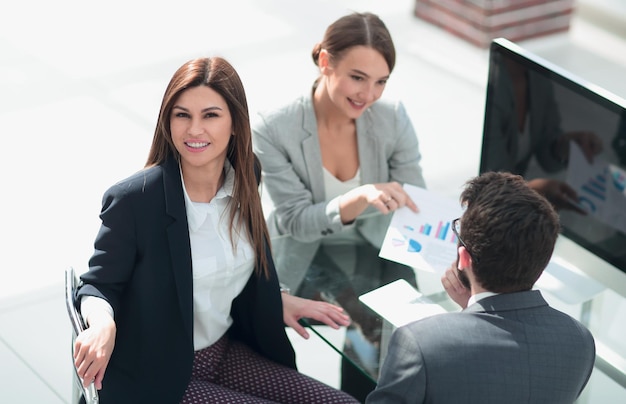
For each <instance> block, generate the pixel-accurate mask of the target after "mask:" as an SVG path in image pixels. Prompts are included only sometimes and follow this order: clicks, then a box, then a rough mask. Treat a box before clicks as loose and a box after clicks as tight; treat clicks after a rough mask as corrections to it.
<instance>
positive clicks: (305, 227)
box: [252, 95, 425, 290]
mask: <svg viewBox="0 0 626 404" xmlns="http://www.w3.org/2000/svg"><path fill="white" fill-rule="evenodd" d="M256 118H257V120H256V121H255V122H254V123H253V138H252V139H253V145H254V151H255V153H256V155H257V156H258V157H259V160H260V161H261V164H262V167H263V183H264V186H265V189H266V190H267V192H269V196H270V198H271V200H272V202H273V204H274V210H273V211H272V212H271V213H270V214H269V217H268V226H269V229H270V233H271V235H272V244H273V247H274V259H275V261H276V268H277V271H278V275H279V278H280V280H281V282H283V283H285V284H287V285H289V286H290V288H291V289H292V290H296V289H297V287H298V286H299V285H300V283H301V282H302V279H303V277H304V275H305V272H306V269H307V268H308V266H309V264H310V263H311V261H312V259H313V256H314V255H315V252H316V251H317V249H318V247H319V245H320V243H321V241H322V239H323V238H324V237H326V236H330V235H331V234H333V233H335V232H340V231H341V230H342V229H344V227H345V226H344V225H343V224H342V223H341V219H340V217H339V198H334V199H331V200H327V198H326V195H325V192H324V177H323V170H322V156H321V149H320V143H319V138H318V132H317V121H316V118H315V111H314V109H313V101H312V97H311V95H305V96H302V97H300V98H298V99H297V100H295V101H294V102H292V103H290V104H288V105H286V106H284V107H282V108H279V109H277V110H274V111H270V112H267V113H261V114H259V116H258V117H256ZM356 131H357V142H358V153H359V162H360V173H361V183H362V184H369V183H379V182H389V181H397V182H399V183H402V184H404V183H410V184H414V185H418V186H425V184H424V178H423V177H422V170H421V167H420V165H419V163H420V159H421V155H420V152H419V147H418V141H417V136H416V134H415V130H414V129H413V125H412V123H411V121H410V119H409V117H408V115H407V113H406V110H405V109H404V106H403V105H402V103H400V102H396V103H392V102H389V101H384V100H378V101H377V102H376V103H375V104H374V105H372V106H371V107H370V108H368V109H367V110H366V111H365V112H364V113H363V114H362V115H361V116H360V117H359V118H358V119H357V120H356ZM376 212H377V211H376V209H374V208H371V207H370V208H369V209H368V210H366V211H365V212H364V213H363V214H362V216H368V217H370V216H372V215H374V217H373V218H370V219H368V220H364V221H357V223H356V224H355V225H356V226H357V227H358V229H359V231H360V233H361V234H362V236H363V237H364V238H365V239H366V240H368V241H369V242H371V243H372V244H373V245H374V246H376V247H380V245H381V244H382V240H383V239H384V236H385V232H386V229H387V226H388V224H389V220H390V219H391V216H390V215H388V216H383V215H376ZM277 236H282V237H277ZM287 268H289V269H287Z"/></svg>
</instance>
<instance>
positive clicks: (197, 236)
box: [81, 160, 255, 351]
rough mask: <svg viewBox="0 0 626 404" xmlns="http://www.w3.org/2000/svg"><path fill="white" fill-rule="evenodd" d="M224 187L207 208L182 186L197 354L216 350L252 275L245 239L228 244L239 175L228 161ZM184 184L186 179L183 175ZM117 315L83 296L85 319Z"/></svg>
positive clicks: (101, 301)
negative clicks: (235, 302)
mask: <svg viewBox="0 0 626 404" xmlns="http://www.w3.org/2000/svg"><path fill="white" fill-rule="evenodd" d="M224 171H225V173H226V177H225V179H224V184H223V185H222V187H221V188H220V189H219V190H218V191H217V194H216V195H215V197H214V198H213V199H212V200H211V202H209V203H199V202H193V201H192V200H191V199H190V198H189V195H188V194H187V190H186V189H185V183H184V182H183V193H184V195H185V208H186V211H187V222H188V225H189V240H190V243H191V260H192V274H193V320H194V321H193V336H194V349H195V350H196V351H197V350H200V349H203V348H206V347H208V346H211V345H212V344H214V343H215V342H216V341H217V340H218V339H219V338H220V337H221V336H222V335H224V333H226V331H227V330H228V328H229V327H230V325H231V324H232V322H233V320H232V318H231V316H230V309H231V305H232V302H233V300H234V299H235V297H237V296H238V295H239V293H241V291H242V290H243V288H244V287H245V285H246V283H247V282H248V279H249V278H250V276H251V275H252V272H253V269H254V261H255V259H254V250H253V249H252V246H251V244H250V242H249V241H248V239H247V237H246V236H245V235H242V236H241V237H240V235H239V234H237V232H236V231H235V232H233V240H234V245H235V247H236V248H235V249H233V244H232V243H231V240H230V235H229V229H230V220H229V214H228V213H229V212H228V202H229V201H230V200H231V198H232V192H233V187H234V182H235V170H234V169H233V168H232V166H231V165H230V163H229V162H228V160H226V163H225V164H224ZM181 178H182V173H181ZM97 309H104V310H107V311H108V312H109V313H110V314H111V316H113V314H114V313H113V309H112V308H111V306H110V305H109V304H108V303H107V302H106V301H105V300H104V299H100V298H98V297H95V296H84V297H83V298H82V300H81V313H82V315H83V317H84V318H87V317H88V316H89V313H90V312H91V311H93V310H97Z"/></svg>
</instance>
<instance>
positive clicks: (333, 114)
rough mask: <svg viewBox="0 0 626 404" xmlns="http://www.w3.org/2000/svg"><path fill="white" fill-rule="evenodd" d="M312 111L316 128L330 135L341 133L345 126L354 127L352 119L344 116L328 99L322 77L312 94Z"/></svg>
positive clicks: (324, 81)
mask: <svg viewBox="0 0 626 404" xmlns="http://www.w3.org/2000/svg"><path fill="white" fill-rule="evenodd" d="M313 109H314V110H315V119H316V121H317V126H318V128H321V129H325V130H326V131H328V132H330V133H341V132H343V129H344V128H345V127H346V126H353V125H354V119H352V118H350V117H348V116H346V115H345V114H344V113H343V112H342V111H341V110H340V109H339V108H337V106H336V105H335V104H334V103H333V101H332V100H331V99H330V95H329V94H328V89H327V87H326V80H325V78H324V77H322V78H320V80H319V83H318V85H317V87H316V88H315V91H314V92H313Z"/></svg>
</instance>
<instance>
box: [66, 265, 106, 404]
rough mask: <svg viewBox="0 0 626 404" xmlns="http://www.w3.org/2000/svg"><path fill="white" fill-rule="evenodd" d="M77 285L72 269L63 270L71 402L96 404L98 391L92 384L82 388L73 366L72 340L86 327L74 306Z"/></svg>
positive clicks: (75, 403)
mask: <svg viewBox="0 0 626 404" xmlns="http://www.w3.org/2000/svg"><path fill="white" fill-rule="evenodd" d="M77 285H78V278H77V277H76V274H75V273H74V268H72V267H69V268H67V269H66V270H65V305H66V307H67V314H68V316H69V319H70V323H72V349H71V352H72V367H73V368H74V388H73V389H72V400H73V403H74V404H77V403H78V402H79V401H80V397H81V396H82V397H84V398H85V403H86V404H98V390H96V386H95V385H94V383H93V382H92V383H91V384H89V386H88V387H84V386H83V383H82V381H81V379H80V376H78V370H77V369H76V366H74V365H73V364H74V340H75V339H76V336H77V335H78V334H79V333H80V332H81V331H83V330H85V329H86V328H87V327H86V325H85V322H84V320H83V318H82V316H81V315H80V312H79V311H78V308H77V304H76V298H75V297H76V287H77Z"/></svg>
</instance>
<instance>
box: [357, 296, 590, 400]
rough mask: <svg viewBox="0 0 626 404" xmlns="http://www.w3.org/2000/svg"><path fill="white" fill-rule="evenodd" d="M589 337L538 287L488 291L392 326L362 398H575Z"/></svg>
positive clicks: (585, 368) (586, 367)
mask: <svg viewBox="0 0 626 404" xmlns="http://www.w3.org/2000/svg"><path fill="white" fill-rule="evenodd" d="M594 361H595V345H594V339H593V336H592V335H591V333H590V332H589V330H587V329H586V328H585V327H584V326H583V325H582V324H581V323H579V322H578V321H577V320H575V319H573V318H571V317H570V316H568V315H567V314H564V313H561V312H560V311H557V310H555V309H553V308H551V307H549V306H548V304H547V303H546V301H545V300H544V299H543V297H542V296H541V293H540V292H539V291H536V290H533V291H526V292H518V293H508V294H501V295H496V296H491V297H487V298H485V299H482V300H480V301H478V302H477V303H475V304H473V305H471V306H470V307H468V308H467V309H466V310H464V311H462V312H458V313H446V314H441V315H437V316H433V317H429V318H426V319H424V320H421V321H416V322H414V323H411V324H408V325H406V326H403V327H400V328H398V329H396V330H395V331H394V333H393V335H392V337H391V340H390V343H389V351H388V356H387V357H386V358H385V360H384V362H383V366H382V368H381V374H380V378H379V381H378V386H377V388H376V390H374V391H373V392H372V393H370V395H369V396H368V397H367V400H366V403H368V404H374V403H455V404H459V403H507V404H516V403H550V404H558V403H569V404H571V403H573V402H574V401H575V400H576V398H577V397H578V395H579V394H580V393H581V391H582V390H583V388H584V387H585V385H586V384H587V381H588V380H589V377H590V375H591V371H592V370H593V366H594Z"/></svg>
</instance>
